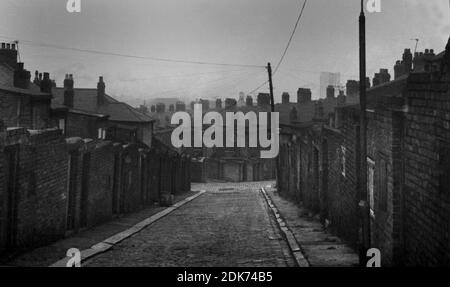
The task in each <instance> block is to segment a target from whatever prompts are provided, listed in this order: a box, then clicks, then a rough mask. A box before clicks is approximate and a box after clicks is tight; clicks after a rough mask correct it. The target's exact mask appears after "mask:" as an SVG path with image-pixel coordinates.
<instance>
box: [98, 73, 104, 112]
mask: <svg viewBox="0 0 450 287" xmlns="http://www.w3.org/2000/svg"><path fill="white" fill-rule="evenodd" d="M105 90H106V86H105V82H104V81H103V76H100V77H99V79H98V83H97V106H102V105H104V104H106V100H105Z"/></svg>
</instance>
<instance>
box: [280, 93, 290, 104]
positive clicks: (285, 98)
mask: <svg viewBox="0 0 450 287" xmlns="http://www.w3.org/2000/svg"><path fill="white" fill-rule="evenodd" d="M289 102H290V95H289V93H287V92H284V93H283V94H282V95H281V103H282V104H289Z"/></svg>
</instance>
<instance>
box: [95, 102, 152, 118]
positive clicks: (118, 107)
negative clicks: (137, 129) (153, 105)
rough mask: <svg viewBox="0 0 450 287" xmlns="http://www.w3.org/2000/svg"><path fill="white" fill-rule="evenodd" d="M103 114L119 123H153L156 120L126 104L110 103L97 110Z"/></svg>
mask: <svg viewBox="0 0 450 287" xmlns="http://www.w3.org/2000/svg"><path fill="white" fill-rule="evenodd" d="M97 111H98V112H100V113H102V114H106V115H109V119H110V120H112V121H117V122H153V121H154V120H153V119H152V118H151V117H149V116H147V115H145V114H143V113H141V112H139V111H138V110H136V109H135V108H133V107H131V106H129V105H128V104H126V103H121V102H117V103H109V104H106V105H102V106H100V107H99V108H98V109H97Z"/></svg>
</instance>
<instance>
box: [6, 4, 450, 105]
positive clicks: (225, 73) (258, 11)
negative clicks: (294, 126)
mask: <svg viewBox="0 0 450 287" xmlns="http://www.w3.org/2000/svg"><path fill="white" fill-rule="evenodd" d="M381 1H382V12H381V13H374V14H367V53H368V62H367V65H368V74H369V75H370V76H371V77H373V74H374V73H375V72H376V71H378V70H379V68H389V70H390V72H391V74H392V75H393V71H392V67H393V65H394V63H395V61H396V60H397V59H399V58H400V57H401V55H402V52H403V49H404V48H412V49H413V48H414V44H415V43H414V41H411V39H412V38H420V42H419V48H418V50H420V51H422V50H424V49H425V48H434V49H435V50H436V51H438V52H440V51H442V50H443V49H444V47H445V45H446V43H447V40H448V37H449V35H450V7H449V0H427V1H420V0H381ZM66 2H67V1H66V0H35V1H29V0H0V11H1V12H0V38H1V37H12V38H14V39H19V40H28V41H31V42H25V41H24V42H22V43H21V44H20V52H21V57H22V61H24V62H25V66H26V68H27V69H29V70H31V71H33V72H34V70H36V69H38V70H40V71H42V72H44V71H48V72H50V73H51V77H52V78H55V79H56V80H57V83H58V85H62V81H63V78H64V74H66V73H72V74H74V77H75V86H76V87H95V86H96V83H97V79H98V76H99V75H103V76H104V77H105V81H106V86H107V92H108V93H109V94H111V95H114V96H116V97H117V98H119V99H121V100H125V101H127V102H129V103H131V104H133V105H137V104H139V103H142V102H143V101H144V100H145V99H147V100H149V99H151V98H152V97H153V98H154V97H188V98H196V97H204V98H206V97H211V98H217V97H222V98H225V97H237V96H238V94H239V92H240V91H244V92H246V93H247V92H250V91H251V90H252V89H254V88H256V87H257V86H258V85H259V84H261V83H262V82H263V81H264V80H266V78H267V75H266V72H265V70H264V69H263V68H242V67H231V66H227V67H216V66H205V65H193V64H181V63H167V62H158V61H151V60H138V59H130V58H124V57H116V56H110V55H98V54H89V53H82V52H76V51H72V50H60V49H54V48H48V47H40V46H39V44H41V43H45V44H51V45H58V46H63V47H73V48H78V49H90V50H99V51H107V52H111V53H119V54H130V55H138V56H145V57H158V58H170V59H179V60H189V61H206V62H220V63H231V64H245V65H247V64H248V65H261V66H263V65H265V64H266V63H267V62H269V61H270V62H272V63H273V65H274V66H275V65H276V63H277V62H278V61H279V58H280V56H281V54H282V52H283V50H284V48H285V46H286V43H287V41H288V39H289V36H290V34H291V31H292V29H293V26H294V24H295V21H296V19H297V16H298V13H299V11H300V8H301V6H302V4H303V0H128V1H123V0H81V4H82V10H81V13H73V14H69V13H68V12H67V11H66ZM358 16H359V1H357V0H309V1H308V4H307V6H306V9H305V12H304V15H303V18H302V20H301V22H300V26H299V28H298V30H297V33H296V35H295V37H294V39H293V41H292V45H291V47H290V49H289V51H288V53H287V56H286V58H285V61H284V63H283V64H282V66H281V68H280V70H279V72H278V73H277V74H276V75H275V77H274V86H275V95H276V98H277V99H280V98H281V93H282V92H283V91H287V92H289V93H290V94H291V96H292V97H294V95H295V93H296V90H297V89H298V88H299V87H310V88H312V89H313V97H315V98H316V97H317V96H318V88H319V87H318V84H319V76H320V72H321V71H330V72H341V73H342V76H341V80H342V82H343V83H344V84H345V82H346V80H347V79H352V78H354V79H357V75H358ZM2 40H3V41H4V40H7V38H6V39H4V38H3V39H2ZM265 90H266V88H263V89H262V90H261V91H265Z"/></svg>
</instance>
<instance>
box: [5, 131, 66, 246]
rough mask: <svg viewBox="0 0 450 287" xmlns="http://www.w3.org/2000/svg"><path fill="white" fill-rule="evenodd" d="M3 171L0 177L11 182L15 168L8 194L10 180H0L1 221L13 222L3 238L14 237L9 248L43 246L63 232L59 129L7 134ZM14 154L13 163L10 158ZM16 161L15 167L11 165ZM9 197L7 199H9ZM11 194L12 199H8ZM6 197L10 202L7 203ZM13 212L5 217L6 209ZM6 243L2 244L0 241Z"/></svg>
mask: <svg viewBox="0 0 450 287" xmlns="http://www.w3.org/2000/svg"><path fill="white" fill-rule="evenodd" d="M1 152H2V154H3V156H2V157H3V159H5V157H8V158H9V159H10V160H9V161H5V160H4V161H3V165H4V166H5V168H4V169H2V171H1V172H0V174H2V176H0V177H2V178H5V177H8V178H9V179H10V180H11V181H12V178H11V176H8V174H9V175H11V174H12V173H13V172H12V169H11V166H15V167H16V168H15V169H14V170H15V171H14V174H15V175H16V176H15V177H14V178H15V180H14V182H15V184H16V187H15V188H14V189H13V190H12V189H11V192H8V186H10V184H11V181H9V183H8V182H5V181H3V184H2V186H3V188H4V191H3V193H2V194H3V198H2V202H5V203H6V205H4V210H3V215H2V218H3V222H7V221H9V222H13V224H12V226H13V229H12V230H5V229H2V231H3V232H9V234H4V235H3V236H1V237H2V238H3V240H5V235H6V236H8V235H11V233H13V234H14V235H13V238H14V240H12V242H10V243H11V245H10V246H9V248H17V249H22V248H28V247H30V246H34V245H38V244H45V243H48V242H51V241H53V240H55V239H57V238H61V237H63V236H64V233H65V212H66V196H67V194H66V185H67V181H66V180H67V178H66V176H67V166H66V164H67V152H66V143H65V141H64V138H63V137H62V136H61V134H60V131H59V130H45V131H40V132H33V133H32V134H31V135H30V134H29V133H28V132H27V131H26V130H25V129H15V130H10V131H8V134H7V135H6V140H5V142H4V146H3V147H2V148H1ZM12 154H15V155H16V156H14V158H15V160H14V161H12V160H11V155H12ZM13 162H16V163H17V165H14V164H13ZM8 194H9V196H8ZM11 194H13V196H14V199H13V200H11ZM8 198H9V200H8ZM8 208H12V210H14V212H13V215H12V217H11V216H9V217H8V216H7V215H6V214H5V213H4V212H5V209H6V210H7V209H8ZM3 243H5V241H3Z"/></svg>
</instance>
